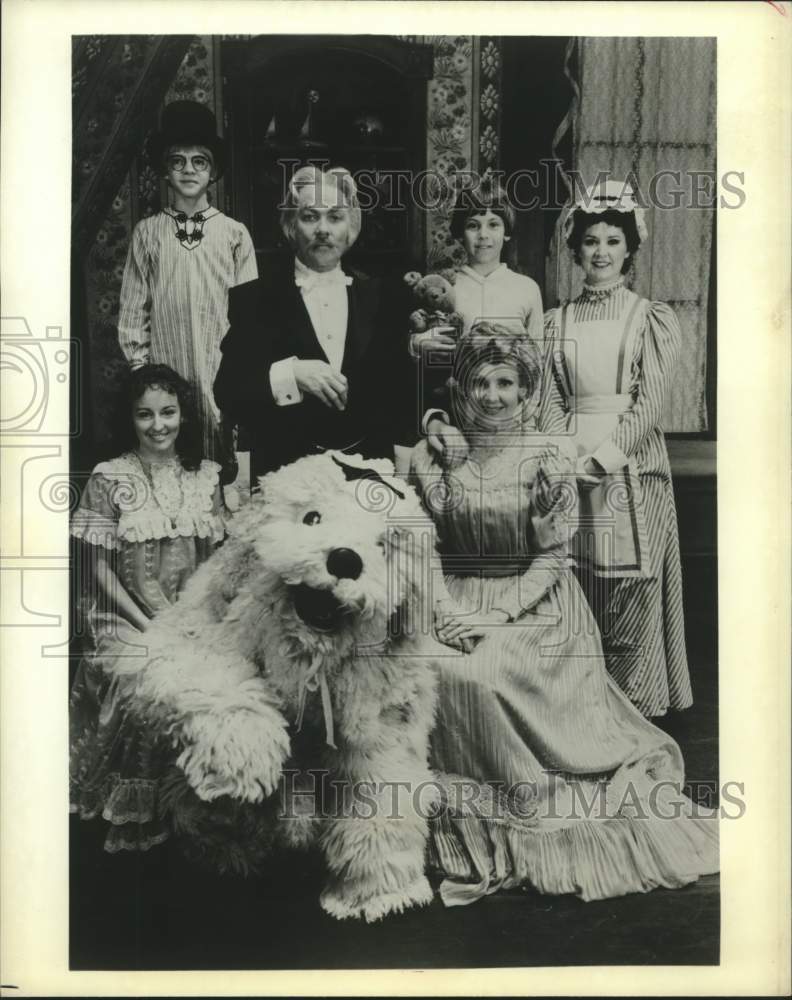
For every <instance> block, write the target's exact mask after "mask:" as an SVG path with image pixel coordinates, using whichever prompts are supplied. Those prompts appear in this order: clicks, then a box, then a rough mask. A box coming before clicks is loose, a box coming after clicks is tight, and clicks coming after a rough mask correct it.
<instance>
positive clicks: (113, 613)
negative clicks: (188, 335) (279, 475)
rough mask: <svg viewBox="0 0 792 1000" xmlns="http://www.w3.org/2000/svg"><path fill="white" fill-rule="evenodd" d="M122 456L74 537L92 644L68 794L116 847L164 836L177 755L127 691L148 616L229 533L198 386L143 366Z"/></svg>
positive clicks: (106, 468) (101, 475)
mask: <svg viewBox="0 0 792 1000" xmlns="http://www.w3.org/2000/svg"><path fill="white" fill-rule="evenodd" d="M114 445H115V449H116V457H115V458H112V459H111V460H110V461H107V462H100V463H99V465H97V466H96V468H95V469H94V470H93V472H92V473H91V477H90V479H89V480H88V483H87V485H86V487H85V491H84V493H83V496H82V498H81V501H80V505H79V508H78V510H77V511H76V512H75V515H74V518H73V520H72V526H71V533H72V535H74V536H75V537H76V538H78V539H80V540H81V541H82V543H83V544H82V546H81V548H80V552H79V560H80V561H79V563H78V565H79V566H80V568H81V570H83V571H85V570H87V572H82V574H81V575H82V576H83V577H84V578H85V580H86V583H87V584H88V586H87V589H86V592H85V593H84V594H83V595H82V597H81V601H82V605H83V609H84V612H85V616H86V624H87V636H88V646H89V649H88V652H87V653H86V655H85V656H84V657H83V659H82V660H81V661H80V664H79V667H78V669H77V673H76V676H75V679H74V684H73V685H72V693H71V701H70V712H69V716H70V741H71V750H70V799H71V810H72V812H76V813H78V814H79V815H80V816H81V817H82V818H83V819H93V818H96V817H100V816H101V817H103V818H104V819H105V820H107V821H108V823H109V824H110V826H109V829H108V831H107V836H106V839H105V849H106V850H108V851H112V852H114V851H119V850H123V849H128V850H145V849H147V848H149V847H152V846H154V845H155V844H158V843H160V842H162V841H163V840H165V839H166V838H167V836H168V834H167V831H166V827H165V825H164V823H163V822H162V821H161V819H160V817H159V815H158V805H159V803H158V797H159V791H160V778H161V777H162V775H163V773H164V770H165V768H166V767H167V766H168V764H169V763H170V762H171V761H170V758H169V756H168V751H169V748H168V747H166V746H163V745H162V744H161V743H157V742H156V741H154V740H153V739H152V738H151V737H150V736H148V735H147V734H146V732H145V731H144V730H142V729H141V728H140V727H139V726H138V725H137V724H136V723H135V722H134V720H132V719H131V718H130V716H129V715H128V714H127V712H126V710H125V699H126V695H127V694H128V692H129V691H130V690H131V688H132V687H133V686H134V684H135V680H136V675H137V672H138V671H139V670H140V669H141V667H142V666H143V665H144V664H145V662H146V645H145V631H146V628H147V626H148V623H149V621H150V619H151V618H152V617H153V616H154V615H155V614H156V613H157V612H158V611H161V610H162V609H163V608H165V607H167V606H169V605H170V604H173V603H174V601H176V599H177V598H178V596H179V593H180V591H181V590H182V588H183V587H184V584H185V583H186V581H187V580H188V579H189V577H190V576H191V575H192V573H193V572H194V571H195V569H196V568H197V567H198V565H199V564H200V563H202V562H203V561H204V560H205V559H207V558H208V557H209V556H210V555H211V553H212V551H213V550H214V548H215V546H216V545H217V544H218V543H219V542H221V541H222V539H223V536H224V533H225V526H224V522H223V519H222V517H221V510H222V501H221V496H220V486H219V474H220V466H219V465H218V463H216V462H211V461H208V460H206V459H202V458H201V427H200V424H199V422H198V419H197V416H196V410H195V405H194V402H193V392H192V390H191V388H190V386H189V384H188V383H187V382H186V381H185V380H184V379H183V378H182V377H181V376H180V375H178V374H177V373H176V372H175V371H173V369H172V368H169V367H167V366H166V365H145V366H143V367H141V368H137V369H136V370H135V371H133V372H132V373H131V374H130V375H129V376H128V380H127V384H126V386H125V391H124V393H123V395H122V398H121V399H120V400H119V405H118V414H117V420H116V428H115V441H114Z"/></svg>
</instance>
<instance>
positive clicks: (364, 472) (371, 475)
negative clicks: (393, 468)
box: [330, 455, 404, 500]
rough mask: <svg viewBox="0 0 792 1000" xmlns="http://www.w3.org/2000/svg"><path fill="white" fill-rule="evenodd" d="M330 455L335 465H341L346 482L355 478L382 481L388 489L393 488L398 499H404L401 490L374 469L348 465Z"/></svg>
mask: <svg viewBox="0 0 792 1000" xmlns="http://www.w3.org/2000/svg"><path fill="white" fill-rule="evenodd" d="M330 457H331V458H332V460H333V461H334V462H335V464H336V465H338V466H340V467H341V469H342V471H343V473H344V476H345V477H346V480H347V482H354V480H356V479H373V480H375V481H376V482H378V483H382V485H383V486H387V487H388V489H389V490H393V492H394V493H395V494H396V496H397V497H398V498H399V499H400V500H403V499H404V494H403V493H402V491H401V490H397V489H396V487H395V486H393V485H392V484H391V483H389V482H388V481H387V480H386V479H383V478H382V476H381V475H380V474H379V472H377V470H376V469H361V468H358V466H356V465H348V464H347V463H346V462H342V461H340V460H339V459H337V458H336V457H335V455H331V456H330Z"/></svg>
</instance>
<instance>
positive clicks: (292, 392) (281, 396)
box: [269, 356, 303, 406]
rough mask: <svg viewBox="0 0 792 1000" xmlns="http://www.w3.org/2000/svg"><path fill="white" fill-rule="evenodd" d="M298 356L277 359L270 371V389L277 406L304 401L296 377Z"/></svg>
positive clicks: (291, 404)
mask: <svg viewBox="0 0 792 1000" xmlns="http://www.w3.org/2000/svg"><path fill="white" fill-rule="evenodd" d="M296 360H297V357H296V356H294V357H291V358H283V359H282V360H281V361H275V362H274V363H273V364H272V365H271V367H270V371H269V380H270V389H272V395H273V397H274V399H275V405H276V406H294V405H295V404H296V403H301V402H302V398H303V397H302V393H301V392H300V390H299V389H298V387H297V382H296V381H295V378H294V364H293V362H295V361H296Z"/></svg>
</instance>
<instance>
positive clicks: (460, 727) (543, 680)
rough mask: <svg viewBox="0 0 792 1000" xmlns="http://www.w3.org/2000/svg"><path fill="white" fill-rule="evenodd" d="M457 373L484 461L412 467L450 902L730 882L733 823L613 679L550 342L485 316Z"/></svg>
mask: <svg viewBox="0 0 792 1000" xmlns="http://www.w3.org/2000/svg"><path fill="white" fill-rule="evenodd" d="M454 366H455V376H454V383H453V396H452V402H453V403H454V408H455V413H454V416H455V421H456V426H457V427H459V428H460V430H461V431H462V432H463V433H464V434H465V436H466V438H467V443H468V449H467V456H466V457H465V458H464V459H461V460H460V461H459V462H458V463H457V464H451V465H449V463H448V462H447V461H446V462H442V461H441V459H440V457H438V456H437V455H436V454H435V453H434V452H433V451H432V450H431V449H430V448H429V446H428V444H427V442H426V441H422V442H420V443H419V444H418V445H417V446H416V447H415V449H414V451H413V457H412V473H413V477H414V482H415V483H416V485H417V487H418V489H419V492H420V494H421V496H422V498H423V502H424V505H425V506H426V508H427V510H428V512H429V514H430V516H431V517H432V519H433V521H434V523H435V525H436V527H437V533H438V538H439V549H440V553H441V559H442V571H443V579H444V582H445V588H444V589H443V588H441V589H442V592H443V596H442V597H441V599H440V601H439V603H438V606H437V610H436V630H437V636H438V638H440V639H441V641H442V642H444V643H445V644H446V645H447V646H448V647H449V648H448V650H447V656H445V657H442V656H440V657H438V659H437V667H438V699H437V716H436V725H435V728H434V731H433V733H432V738H431V759H432V766H433V768H434V770H435V772H436V773H437V775H438V780H439V781H440V783H441V786H442V790H443V791H444V792H445V799H444V801H443V806H442V807H441V809H440V810H439V812H438V814H437V816H436V817H435V818H434V819H433V821H432V822H431V824H430V826H431V839H430V862H431V863H432V865H433V867H434V868H435V869H436V870H437V871H438V873H439V874H440V875H441V876H442V884H441V885H440V895H441V898H442V899H443V900H444V902H445V903H446V904H447V905H454V904H459V903H468V902H472V901H474V900H476V899H478V898H480V897H481V896H483V895H485V894H488V893H491V892H494V891H495V890H497V889H500V888H512V887H518V886H524V885H529V886H532V887H534V888H536V889H538V890H539V891H541V892H545V893H551V894H557V893H576V894H578V895H579V896H580V897H582V898H583V899H585V900H592V899H603V898H608V897H612V896H620V895H624V894H625V893H629V892H645V891H647V890H648V889H652V888H655V887H657V886H665V887H667V888H677V887H679V886H682V885H685V884H687V883H689V882H691V881H694V880H695V879H696V878H698V876H699V875H702V874H707V873H711V872H715V871H717V869H718V846H717V841H718V835H717V819H716V818H715V817H714V816H713V815H712V814H709V813H708V814H706V815H705V814H704V813H703V811H698V813H697V810H696V807H695V806H694V805H693V803H691V801H690V800H689V799H687V798H686V797H685V796H684V795H682V794H681V792H680V786H681V783H682V782H683V780H684V774H683V762H682V756H681V753H680V750H679V747H678V746H677V744H676V743H675V742H674V741H673V740H672V739H671V738H670V737H668V736H667V735H666V734H665V733H663V732H662V731H661V730H659V729H658V728H657V727H656V726H654V725H653V724H652V723H651V722H650V721H649V720H648V719H646V718H644V716H643V715H641V713H640V712H639V711H638V710H637V709H636V708H635V707H634V706H633V704H632V703H631V702H630V700H629V699H628V698H627V697H626V696H625V695H624V693H623V692H622V691H621V689H620V688H619V686H618V685H617V684H616V682H615V681H614V680H613V678H612V677H611V676H610V675H609V674H608V672H607V670H606V669H605V662H604V658H603V655H602V646H601V644H600V638H599V632H598V629H597V626H596V623H595V622H594V619H593V616H592V613H591V609H590V608H589V605H588V602H587V601H586V598H585V596H584V595H583V593H582V591H581V589H580V586H579V584H578V582H577V579H576V577H575V574H574V572H573V571H572V569H571V567H570V566H569V564H568V559H567V554H568V546H569V541H570V539H571V537H572V536H573V534H574V531H575V522H576V508H577V488H576V481H575V451H574V447H573V445H572V443H571V441H570V438H569V437H568V436H567V437H552V436H548V435H547V434H546V433H544V432H540V431H539V430H538V429H537V414H538V413H539V411H540V404H541V399H540V397H541V394H542V386H543V385H544V384H546V383H545V381H544V379H543V370H544V365H543V360H542V357H541V348H540V347H539V345H538V344H536V342H535V341H533V340H531V339H530V338H529V337H527V336H525V335H522V336H517V335H515V334H514V332H513V331H510V330H509V329H508V328H505V327H501V326H498V325H496V324H488V323H482V324H478V325H477V326H474V327H473V329H472V330H471V332H470V334H469V335H468V336H467V337H463V338H462V339H461V340H460V343H459V347H458V349H457V352H456V357H455V363H454Z"/></svg>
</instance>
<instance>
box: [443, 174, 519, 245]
mask: <svg viewBox="0 0 792 1000" xmlns="http://www.w3.org/2000/svg"><path fill="white" fill-rule="evenodd" d="M486 212H492V214H493V215H497V216H498V218H499V219H500V220H501V222H502V223H503V228H504V229H505V230H506V235H507V236H511V234H512V233H513V232H514V226H515V223H516V221H517V216H516V213H515V211H514V207H513V206H512V204H511V203H510V202H509V200H508V198H507V197H506V193H505V192H504V190H503V188H502V187H501V186H500V184H499V183H498V180H497V178H492V179H490V178H489V177H482V178H481V179H480V180H479V182H478V184H476V185H474V186H473V187H471V188H464V189H463V190H462V191H460V192H459V194H458V195H457V198H456V201H455V203H454V208H453V210H452V213H451V235H452V236H453V237H454V239H457V240H461V239H462V234H463V233H464V231H465V224H466V223H467V221H468V219H469V218H470V217H471V216H473V215H484V214H485V213H486Z"/></svg>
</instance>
